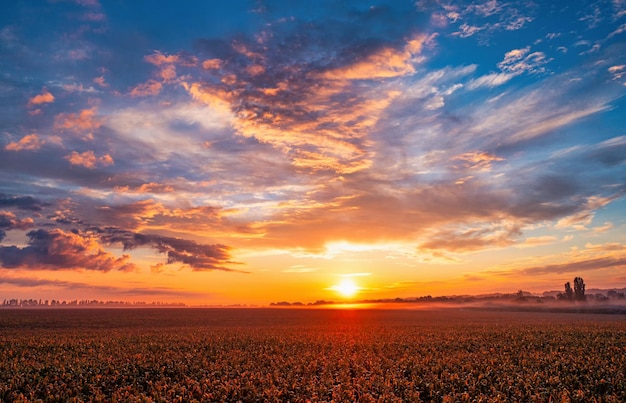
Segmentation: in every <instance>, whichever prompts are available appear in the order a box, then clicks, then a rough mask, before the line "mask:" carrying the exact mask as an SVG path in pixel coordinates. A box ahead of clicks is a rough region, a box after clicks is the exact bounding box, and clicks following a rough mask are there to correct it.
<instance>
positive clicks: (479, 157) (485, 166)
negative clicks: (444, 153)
mask: <svg viewBox="0 0 626 403" xmlns="http://www.w3.org/2000/svg"><path fill="white" fill-rule="evenodd" d="M453 160H459V161H463V162H465V164H464V168H465V169H476V170H479V171H486V172H488V171H491V163H492V162H494V161H495V162H499V161H504V158H501V157H498V156H495V155H493V154H490V153H488V152H485V151H474V152H467V153H463V154H461V155H457V156H456V157H454V158H453Z"/></svg>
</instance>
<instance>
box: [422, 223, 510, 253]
mask: <svg viewBox="0 0 626 403" xmlns="http://www.w3.org/2000/svg"><path fill="white" fill-rule="evenodd" d="M474 227H475V228H472V229H468V230H465V231H461V232H460V231H455V230H440V231H437V234H436V235H434V236H433V237H431V239H430V240H428V241H426V242H424V243H422V244H420V245H419V249H421V250H445V251H448V252H456V253H463V252H472V251H476V250H482V249H486V248H502V247H506V246H510V245H513V244H514V243H515V239H516V238H518V237H519V236H521V235H522V232H521V229H520V228H519V227H518V226H516V225H506V224H504V225H499V226H489V227H486V228H476V227H477V226H476V225H474ZM494 227H495V228H494Z"/></svg>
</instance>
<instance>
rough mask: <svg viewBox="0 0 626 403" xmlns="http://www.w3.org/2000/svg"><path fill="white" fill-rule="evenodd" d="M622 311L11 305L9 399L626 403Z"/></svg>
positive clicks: (5, 326)
mask: <svg viewBox="0 0 626 403" xmlns="http://www.w3.org/2000/svg"><path fill="white" fill-rule="evenodd" d="M623 319H624V318H623V317H622V316H621V315H573V314H554V313H524V312H517V313H510V312H507V313H504V312H479V311H456V310H442V311H415V310H402V311H383V310H377V311H365V310H364V311H349V310H279V309H274V310H271V309H240V310H236V309H223V310H220V309H102V310H80V309H76V310H72V309H68V310H5V311H3V312H2V315H1V316H0V356H1V357H3V359H2V360H0V400H2V401H7V402H11V401H37V400H41V401H50V402H53V401H168V402H169V401H233V402H235V401H243V402H254V401H293V402H304V401H333V400H334V401H361V402H374V401H384V402H392V401H398V402H400V401H433V402H471V401H508V402H511V401H520V402H522V401H523V402H526V401H539V402H548V401H559V402H560V401H572V402H589V401H606V402H618V401H626V377H625V375H624V369H625V368H626V355H624V348H625V344H624V343H625V342H624V340H626V322H625V321H624V320H623ZM74 399H75V400H74Z"/></svg>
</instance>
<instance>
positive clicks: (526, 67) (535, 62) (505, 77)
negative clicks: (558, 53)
mask: <svg viewBox="0 0 626 403" xmlns="http://www.w3.org/2000/svg"><path fill="white" fill-rule="evenodd" d="M529 52H530V46H527V47H525V48H521V49H513V50H510V51H508V52H507V53H505V55H504V59H503V60H502V61H501V62H500V63H498V68H500V70H501V71H502V72H501V73H490V74H486V75H484V76H481V77H478V78H475V79H473V80H472V81H470V82H469V84H468V86H467V87H468V88H469V89H471V90H473V89H476V88H480V87H488V88H494V87H498V86H500V85H502V84H505V83H507V82H508V81H509V80H511V79H512V78H514V77H516V76H518V75H520V74H523V73H530V74H536V73H542V72H544V71H545V67H543V65H545V64H547V63H548V62H550V61H551V60H552V59H547V58H546V55H545V54H544V53H543V52H533V53H529Z"/></svg>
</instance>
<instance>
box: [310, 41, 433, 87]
mask: <svg viewBox="0 0 626 403" xmlns="http://www.w3.org/2000/svg"><path fill="white" fill-rule="evenodd" d="M426 40H427V38H426V37H425V36H420V37H416V38H414V39H412V40H410V41H408V42H407V43H406V45H405V46H404V48H403V49H401V50H399V49H394V48H390V47H387V48H382V49H380V50H379V51H377V52H375V53H373V54H371V55H369V56H367V57H366V58H364V59H363V60H360V61H358V62H356V63H354V64H352V65H348V66H344V67H340V68H337V69H334V70H330V71H327V72H326V73H324V74H323V75H322V77H324V78H327V79H333V80H371V79H376V78H391V77H401V76H405V75H409V74H413V73H415V67H414V58H415V56H416V55H417V54H418V53H420V51H421V50H422V45H423V43H424V42H425V41H426Z"/></svg>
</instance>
